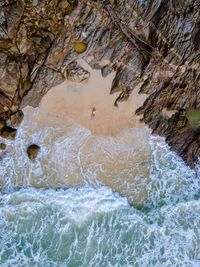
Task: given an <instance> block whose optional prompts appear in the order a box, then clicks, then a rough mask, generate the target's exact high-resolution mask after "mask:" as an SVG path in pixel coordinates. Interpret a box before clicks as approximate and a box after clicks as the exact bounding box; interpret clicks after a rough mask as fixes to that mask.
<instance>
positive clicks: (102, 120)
mask: <svg viewBox="0 0 200 267" xmlns="http://www.w3.org/2000/svg"><path fill="white" fill-rule="evenodd" d="M78 63H79V64H80V65H81V66H82V67H84V69H86V70H88V71H89V72H90V74H91V76H90V78H89V80H88V82H82V83H77V82H71V81H68V80H66V81H65V82H64V83H62V84H60V85H58V86H56V87H53V88H52V89H51V90H50V91H49V92H48V93H47V94H46V95H45V96H44V97H43V99H42V101H41V103H40V109H41V110H42V111H47V112H53V113H55V114H57V115H66V116H68V117H70V118H72V119H73V120H74V121H76V122H77V123H78V124H80V125H82V126H84V127H85V128H87V129H89V130H90V131H91V132H92V134H95V135H115V134H117V133H119V132H120V131H121V130H123V129H124V128H126V127H143V124H142V123H141V122H140V121H139V119H140V118H139V117H138V116H136V115H135V111H136V109H137V108H138V107H140V106H141V105H142V103H143V102H144V100H145V99H146V95H138V88H135V89H134V91H133V92H132V94H131V95H130V97H129V99H128V100H127V101H126V102H120V103H119V107H118V108H117V107H115V106H114V102H115V100H116V98H117V96H118V94H119V93H116V94H113V95H110V89H111V85H112V81H113V78H114V76H115V73H114V72H113V73H111V74H109V75H108V76H107V77H105V78H103V77H102V75H101V71H100V70H93V69H92V68H91V67H90V66H89V65H88V64H87V63H86V62H85V61H83V60H80V61H79V62H78ZM93 107H95V109H96V114H95V119H94V120H91V112H92V108H93Z"/></svg>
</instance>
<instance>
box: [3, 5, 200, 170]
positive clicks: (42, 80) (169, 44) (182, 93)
mask: <svg viewBox="0 0 200 267" xmlns="http://www.w3.org/2000/svg"><path fill="white" fill-rule="evenodd" d="M138 38H139V39H138ZM138 40H139V41H138ZM142 42H144V43H142ZM148 49H149V50H148ZM79 58H84V59H85V60H86V61H87V62H88V63H89V64H90V65H91V66H92V67H93V68H96V69H101V71H102V75H103V76H106V75H107V74H108V73H110V72H111V71H112V70H115V71H116V76H115V78H114V81H113V85H112V88H111V93H116V102H115V103H113V104H115V105H116V106H117V105H118V104H120V101H125V100H126V99H127V98H128V97H129V95H130V94H131V92H132V91H133V90H134V88H135V87H136V86H138V85H140V86H141V88H140V93H143V94H147V95H148V97H147V100H146V101H145V103H144V105H143V106H142V107H141V108H139V110H138V111H137V113H138V114H140V115H142V116H143V120H144V122H145V123H146V124H148V125H149V126H150V127H151V128H152V130H153V132H154V133H156V134H159V135H162V136H165V137H166V141H167V142H168V144H169V145H170V147H171V149H172V150H174V151H176V152H177V153H178V154H179V155H180V156H181V157H182V158H183V159H184V160H185V162H186V163H187V164H188V165H190V166H191V167H194V164H195V162H197V159H198V157H199V156H200V135H199V133H198V131H194V130H193V129H191V127H190V125H189V122H188V120H187V117H186V112H187V110H189V109H198V108H200V1H199V0H179V1H177V0H148V1H145V4H144V5H142V4H141V1H139V0H124V1H123V0H115V1H98V0H97V1H92V0H79V1H76V0H43V1H39V0H0V114H1V115H0V116H1V119H3V120H5V119H7V118H9V117H10V116H11V114H13V113H15V112H16V111H18V110H19V109H21V108H23V107H24V106H26V105H27V104H29V105H32V106H34V107H35V106H37V105H38V104H39V102H40V99H41V97H42V96H43V95H44V94H45V93H46V92H47V91H48V90H49V89H50V88H51V87H52V86H55V85H56V84H58V83H61V82H62V81H63V80H64V79H66V78H67V76H68V74H67V70H68V66H69V65H70V64H73V62H75V61H76V60H77V59H79ZM70 66H71V65H70Z"/></svg>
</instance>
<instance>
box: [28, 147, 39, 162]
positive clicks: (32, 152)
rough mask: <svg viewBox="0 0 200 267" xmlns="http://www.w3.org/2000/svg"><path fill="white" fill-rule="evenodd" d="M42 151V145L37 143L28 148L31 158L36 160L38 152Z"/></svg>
mask: <svg viewBox="0 0 200 267" xmlns="http://www.w3.org/2000/svg"><path fill="white" fill-rule="evenodd" d="M39 151H40V147H39V146H38V145H36V144H33V145H30V146H29V147H28V148H27V155H28V157H29V159H30V160H32V161H34V160H35V159H36V157H37V154H38V152H39Z"/></svg>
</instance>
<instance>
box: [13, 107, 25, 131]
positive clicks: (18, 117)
mask: <svg viewBox="0 0 200 267" xmlns="http://www.w3.org/2000/svg"><path fill="white" fill-rule="evenodd" d="M23 118H24V113H23V112H22V111H21V110H19V111H17V112H16V113H15V114H13V115H11V117H10V121H11V126H13V127H18V126H19V125H20V123H21V122H22V120H23Z"/></svg>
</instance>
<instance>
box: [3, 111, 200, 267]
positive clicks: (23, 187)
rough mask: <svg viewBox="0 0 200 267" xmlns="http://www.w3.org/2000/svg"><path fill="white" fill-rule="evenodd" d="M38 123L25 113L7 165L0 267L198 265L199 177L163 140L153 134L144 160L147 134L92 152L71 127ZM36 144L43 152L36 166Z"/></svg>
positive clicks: (84, 133) (102, 144) (133, 132)
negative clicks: (30, 152) (32, 156)
mask: <svg viewBox="0 0 200 267" xmlns="http://www.w3.org/2000/svg"><path fill="white" fill-rule="evenodd" d="M36 115H38V114H32V115H31V116H33V117H30V116H28V115H26V114H25V119H24V122H23V123H22V125H21V127H20V129H19V131H18V136H17V138H16V141H15V143H12V141H8V142H7V145H12V146H13V151H12V152H9V153H7V154H5V156H4V157H3V160H2V161H1V165H0V175H1V190H0V266H6V267H7V266H45V267H46V266H70V267H72V266H74V267H75V266H77V267H78V266H91V267H93V266H100V267H104V266H105V267H107V266H139V267H140V266H142V267H143V266H145V267H149V266H170V267H171V266H185V267H189V266H191V267H193V266H194V267H195V266H200V199H199V178H198V175H199V174H198V172H197V173H195V172H194V171H191V170H190V169H189V168H187V167H186V166H185V165H184V163H183V162H182V160H181V159H180V158H179V157H178V156H177V155H176V154H174V153H172V152H171V151H170V150H169V148H168V146H167V145H166V144H165V142H164V140H163V139H161V138H159V137H153V136H151V134H150V133H149V135H148V138H147V140H146V141H145V142H147V143H148V145H149V147H150V152H148V153H147V152H145V151H147V150H145V147H146V148H147V143H145V144H144V145H142V142H143V141H142V142H141V143H140V141H139V137H141V136H142V131H148V130H144V129H143V130H141V129H138V130H137V129H127V130H126V131H125V132H124V133H122V134H120V136H118V137H117V138H114V137H99V139H95V146H94V144H93V143H92V145H91V139H90V138H94V137H92V136H91V134H90V133H89V131H88V130H86V129H84V128H82V127H80V126H78V125H76V124H74V123H73V122H72V121H70V126H67V127H65V128H59V127H58V128H53V127H52V126H50V125H44V126H41V125H40V124H39V123H38V122H37V121H36V117H34V116H36ZM76 134H77V136H76ZM131 136H137V140H138V141H137V142H135V139H134V138H133V140H132V139H131ZM88 138H89V140H90V141H89V142H88V141H87V144H86V143H85V140H86V139H87V140H88ZM113 138H114V139H113ZM30 140H34V142H36V141H37V142H39V141H40V145H41V151H40V153H39V155H38V159H37V160H36V162H35V163H30V162H29V160H28V158H27V155H26V153H25V150H26V147H27V144H28V143H29V142H30ZM38 140H39V141H38ZM77 140H78V141H77ZM92 140H93V139H92ZM127 140H128V141H127ZM131 140H132V141H131ZM63 142H64V143H63ZM130 142H131V143H130ZM55 143H56V145H55V146H54V144H55ZM63 144H64V147H65V150H62V149H61V148H63ZM83 144H84V149H83ZM130 144H131V145H132V146H130ZM134 144H135V145H134ZM96 146H97V148H98V149H96V150H95V149H94V147H96ZM75 147H77V151H76V149H75ZM80 148H81V149H80ZM100 148H102V150H103V151H107V152H106V154H101V153H103V152H102V151H101V149H100ZM59 151H61V152H59ZM91 153H93V154H92V159H93V161H90V160H89V156H88V155H90V154H91ZM99 153H100V154H99ZM108 153H109V154H108ZM119 154H120V157H118V155H119ZM77 155H78V156H77ZM81 155H82V156H81ZM95 155H97V157H96V156H95ZM127 155H128V156H127ZM100 156H102V158H103V160H102V161H101V162H100ZM61 158H63V160H61ZM133 158H134V159H137V160H135V161H133ZM58 159H60V161H59V160H58ZM64 159H66V161H65V160H64ZM104 161H105V162H106V163H104ZM116 161H117V162H116ZM69 162H70V166H71V168H69ZM67 163H68V165H67ZM108 163H109V164H108ZM134 164H135V165H134ZM66 166H67V167H66ZM94 166H95V167H94ZM119 166H120V169H117V167H119ZM122 167H123V168H122ZM125 167H126V169H127V170H126V172H124V170H125ZM69 169H70V170H69ZM94 170H95V171H94ZM73 173H75V174H76V175H75V177H79V176H78V174H79V173H80V177H79V179H77V183H75V184H74V185H73V187H71V186H70V182H69V181H70V179H71V178H72V179H74V176H73ZM70 175H71V176H70ZM132 176H134V178H135V179H133V180H132ZM102 177H103V178H102ZM106 177H109V181H110V180H112V183H109V181H108V180H106ZM115 182H116V183H115ZM57 184H59V187H57V186H56V185H57ZM33 185H34V186H33ZM37 185H39V186H38V187H40V188H36V187H37ZM109 185H110V186H109ZM44 187H45V188H44ZM53 187H54V189H52V188H53ZM116 191H118V193H117V192H116ZM128 192H131V194H129V193H128ZM139 198H140V202H139V201H138V199H139ZM136 199H137V201H136ZM130 203H131V205H130ZM138 203H139V204H138Z"/></svg>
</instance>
